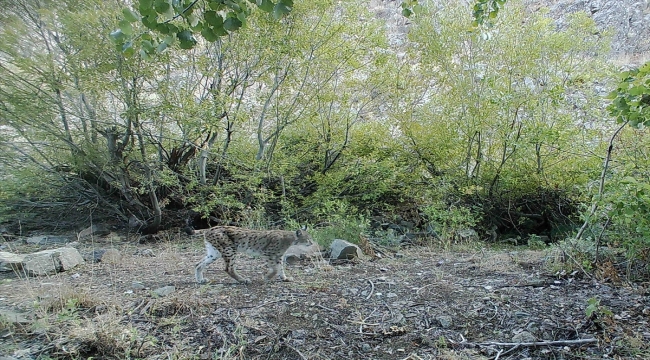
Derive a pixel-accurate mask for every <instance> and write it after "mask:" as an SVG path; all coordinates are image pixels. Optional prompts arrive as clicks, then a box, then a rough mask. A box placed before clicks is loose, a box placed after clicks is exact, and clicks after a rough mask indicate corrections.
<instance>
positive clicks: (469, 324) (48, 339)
mask: <svg viewBox="0 0 650 360" xmlns="http://www.w3.org/2000/svg"><path fill="white" fill-rule="evenodd" d="M134 242H135V241H134V240H132V239H130V240H129V239H125V238H123V237H121V238H120V237H115V236H113V237H110V236H109V237H108V238H107V239H97V240H95V241H92V242H91V241H84V242H81V243H79V244H75V247H77V248H78V249H79V251H80V252H81V253H82V254H88V253H89V252H91V251H92V250H94V249H108V248H115V249H117V250H119V252H120V256H117V257H113V258H110V259H105V261H102V262H97V263H95V262H90V261H88V262H86V263H85V264H83V265H81V266H78V267H77V268H75V269H73V270H71V271H67V272H63V273H59V274H57V275H53V276H49V277H39V278H29V277H24V276H20V275H19V274H15V273H11V272H9V273H7V272H5V273H0V310H2V311H5V312H7V311H10V312H11V313H12V314H14V313H16V312H18V313H20V316H19V317H20V318H21V319H18V318H16V319H14V320H15V321H8V320H7V319H6V318H5V319H4V320H0V358H2V357H1V356H2V355H4V356H6V357H7V358H8V359H12V358H14V359H50V358H56V359H60V358H73V359H87V358H90V357H92V358H93V359H128V358H130V359H137V358H141V359H602V358H615V359H633V358H639V359H641V358H650V346H649V345H648V343H649V341H650V327H649V326H648V321H649V320H650V297H649V295H650V292H649V291H648V287H647V286H646V284H625V283H618V284H612V283H605V282H603V281H598V280H594V279H590V278H588V277H586V276H581V273H579V272H576V273H574V274H571V273H569V274H568V275H564V276H559V275H558V274H557V270H556V268H554V267H553V266H550V265H549V261H550V260H553V258H554V256H553V255H552V252H549V251H532V250H526V249H510V250H500V251H491V250H481V249H479V248H478V247H477V248H475V249H474V250H465V251H462V252H460V251H456V252H448V251H440V250H434V249H431V248H427V247H409V248H405V249H400V250H399V252H397V253H389V254H388V256H385V257H383V258H381V259H374V260H372V261H350V262H348V261H345V262H337V263H334V264H329V262H328V261H327V260H324V261H323V260H320V261H319V260H305V261H303V262H302V263H299V264H295V265H292V266H287V275H289V276H292V277H293V278H294V281H293V282H289V283H283V282H273V283H264V282H263V281H262V275H263V272H264V268H263V266H264V263H263V261H262V260H261V259H254V258H250V257H247V256H245V255H240V256H239V257H238V261H237V268H238V269H239V271H240V273H242V274H244V275H245V276H247V277H250V278H252V279H253V283H252V284H250V285H241V284H236V283H235V282H234V280H232V279H231V278H230V277H228V276H227V275H226V274H225V272H223V270H222V269H223V262H222V260H218V261H217V262H215V263H214V264H213V265H211V266H210V267H208V270H207V272H206V276H207V278H208V279H211V282H210V283H208V284H206V285H197V284H196V283H195V282H194V274H193V268H194V264H195V263H196V262H198V261H199V260H200V258H201V257H202V256H203V245H202V243H201V241H200V240H199V239H191V238H188V237H179V236H177V235H169V236H168V237H167V239H165V240H162V241H159V242H156V243H145V244H140V245H134ZM34 250H38V249H37V248H34V247H28V246H27V245H20V243H19V242H14V243H11V244H9V249H5V251H15V252H23V253H24V252H29V251H34ZM165 286H173V289H172V288H167V289H168V290H169V291H171V293H169V294H167V295H164V296H158V295H156V294H155V290H157V289H160V288H162V287H165ZM588 315H589V316H588Z"/></svg>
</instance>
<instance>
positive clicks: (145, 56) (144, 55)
mask: <svg viewBox="0 0 650 360" xmlns="http://www.w3.org/2000/svg"><path fill="white" fill-rule="evenodd" d="M139 52H140V57H141V58H142V59H144V60H149V59H151V56H149V54H148V53H147V51H146V50H145V49H140V51H139Z"/></svg>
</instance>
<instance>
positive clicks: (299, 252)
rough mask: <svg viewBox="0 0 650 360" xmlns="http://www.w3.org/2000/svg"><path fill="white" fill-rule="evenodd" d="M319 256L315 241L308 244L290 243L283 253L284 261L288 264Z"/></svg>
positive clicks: (319, 249)
mask: <svg viewBox="0 0 650 360" xmlns="http://www.w3.org/2000/svg"><path fill="white" fill-rule="evenodd" d="M321 256H322V255H321V248H320V246H319V245H318V244H317V243H315V242H312V243H311V244H309V245H306V244H298V245H291V246H290V247H289V249H287V252H286V253H285V254H284V261H285V263H286V264H288V265H293V264H296V263H297V262H299V261H300V260H305V259H317V258H319V257H321Z"/></svg>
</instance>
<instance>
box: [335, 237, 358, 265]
mask: <svg viewBox="0 0 650 360" xmlns="http://www.w3.org/2000/svg"><path fill="white" fill-rule="evenodd" d="M363 257H364V254H363V252H362V251H361V249H360V248H359V247H358V246H356V245H354V244H353V243H351V242H349V241H345V240H342V239H334V241H332V244H331V245H330V258H332V259H347V260H350V259H354V258H363Z"/></svg>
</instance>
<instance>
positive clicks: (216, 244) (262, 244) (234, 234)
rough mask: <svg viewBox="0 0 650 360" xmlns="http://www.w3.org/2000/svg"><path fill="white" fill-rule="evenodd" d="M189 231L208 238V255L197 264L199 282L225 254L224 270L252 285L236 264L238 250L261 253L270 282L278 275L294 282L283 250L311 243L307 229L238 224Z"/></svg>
mask: <svg viewBox="0 0 650 360" xmlns="http://www.w3.org/2000/svg"><path fill="white" fill-rule="evenodd" d="M186 232H187V233H188V234H191V235H194V234H199V235H203V239H204V240H205V249H206V252H207V253H206V255H205V257H204V258H203V259H202V260H201V261H200V262H199V263H198V264H197V265H196V274H195V275H196V281H197V282H198V283H199V284H201V283H205V282H207V280H206V279H205V278H204V277H203V272H204V271H205V268H206V267H207V266H208V265H210V264H211V263H213V262H214V261H215V260H217V259H218V258H219V257H223V260H224V262H225V263H226V268H225V271H226V273H228V275H230V276H231V277H232V278H233V279H235V280H237V281H239V282H241V283H245V284H249V283H250V282H251V281H250V279H247V278H244V277H242V276H241V275H239V274H238V273H237V271H236V270H235V267H234V261H233V260H234V257H235V254H236V253H237V252H244V253H247V254H251V255H261V256H262V257H263V258H265V259H266V260H267V264H268V269H269V270H268V272H267V273H266V275H265V279H266V280H267V281H270V280H274V279H275V278H276V277H277V276H278V275H279V276H280V279H282V280H283V281H291V279H290V278H288V277H287V276H286V275H285V274H284V253H285V252H286V251H287V249H289V247H290V246H291V245H293V244H309V243H311V241H312V239H311V236H309V234H308V233H307V231H306V230H305V229H301V230H296V231H283V230H250V229H244V228H239V227H235V226H216V227H213V228H210V229H205V230H198V231H195V230H192V229H186Z"/></svg>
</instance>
